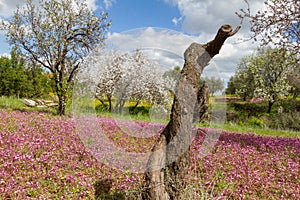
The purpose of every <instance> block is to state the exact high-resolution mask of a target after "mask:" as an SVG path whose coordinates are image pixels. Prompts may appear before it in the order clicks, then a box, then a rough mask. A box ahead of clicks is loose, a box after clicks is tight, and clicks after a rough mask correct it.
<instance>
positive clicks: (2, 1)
mask: <svg viewBox="0 0 300 200" xmlns="http://www.w3.org/2000/svg"><path fill="white" fill-rule="evenodd" d="M24 3H25V1H24V0H0V13H1V14H0V16H2V17H10V16H11V15H12V14H13V12H14V11H15V10H16V8H17V5H20V7H21V6H22V5H24Z"/></svg>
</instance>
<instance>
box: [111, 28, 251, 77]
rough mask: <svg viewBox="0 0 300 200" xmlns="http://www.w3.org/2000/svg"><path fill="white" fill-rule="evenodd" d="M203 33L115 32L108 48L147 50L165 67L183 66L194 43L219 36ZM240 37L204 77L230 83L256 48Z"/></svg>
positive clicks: (226, 46) (231, 41) (228, 44)
mask: <svg viewBox="0 0 300 200" xmlns="http://www.w3.org/2000/svg"><path fill="white" fill-rule="evenodd" d="M217 30H218V28H217V29H216V30H215V33H214V34H208V33H203V34H201V35H200V36H199V37H195V36H188V35H185V34H183V33H179V32H175V31H172V30H166V29H158V28H152V27H148V28H143V29H134V30H130V31H126V32H123V33H112V34H111V35H110V36H109V38H108V39H107V40H106V43H107V48H113V49H118V50H121V51H133V50H135V49H143V50H144V51H145V52H146V53H147V54H148V55H149V56H150V58H151V59H152V60H155V61H158V62H159V63H160V64H161V65H162V66H163V67H164V68H168V69H170V68H173V67H175V66H178V65H179V66H181V67H182V66H183V63H184V60H183V53H184V51H185V50H186V49H187V47H188V46H189V45H190V44H191V43H192V42H198V43H200V44H205V43H207V42H209V41H210V40H212V39H213V38H214V36H215V34H216V31H217ZM237 38H242V34H241V33H239V34H237V35H235V36H234V37H232V38H229V39H228V40H227V41H226V43H225V44H224V46H223V47H222V49H221V51H220V54H219V55H217V56H215V57H214V59H212V60H211V63H210V65H209V66H208V67H207V68H206V70H205V72H204V75H205V76H211V75H212V74H215V76H217V77H220V78H222V79H224V81H225V82H227V81H228V80H229V78H230V76H232V75H233V74H234V71H235V68H236V66H237V64H238V62H239V60H240V59H241V58H242V57H244V56H246V55H250V54H251V53H252V52H253V51H254V50H255V49H256V45H255V44H252V43H251V42H239V41H238V39H237Z"/></svg>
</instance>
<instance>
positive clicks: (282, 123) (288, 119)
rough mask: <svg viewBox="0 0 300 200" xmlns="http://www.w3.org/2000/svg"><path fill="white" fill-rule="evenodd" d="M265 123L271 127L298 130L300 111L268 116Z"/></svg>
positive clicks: (299, 127)
mask: <svg viewBox="0 0 300 200" xmlns="http://www.w3.org/2000/svg"><path fill="white" fill-rule="evenodd" d="M267 125H268V127H269V128H273V129H282V130H293V131H300V112H289V113H282V114H280V115H273V116H270V117H269V119H268V124H267Z"/></svg>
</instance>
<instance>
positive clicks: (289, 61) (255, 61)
mask: <svg viewBox="0 0 300 200" xmlns="http://www.w3.org/2000/svg"><path fill="white" fill-rule="evenodd" d="M296 66H297V58H295V56H292V55H291V54H290V53H288V52H287V51H286V50H284V49H271V48H268V49H261V50H259V51H258V53H257V55H256V56H252V57H247V58H244V59H243V60H242V61H241V64H240V66H239V68H238V70H237V74H236V76H237V78H238V79H239V81H240V84H239V88H238V90H237V93H238V94H240V95H242V94H244V93H247V92H248V93H249V92H250V93H252V96H254V97H261V98H263V99H265V100H266V101H268V103H269V105H268V113H270V112H271V109H272V106H273V104H274V103H275V102H276V101H278V100H279V98H280V97H283V96H287V95H289V90H290V89H291V87H292V86H291V85H290V82H289V80H288V75H289V74H291V73H292V72H293V71H294V70H295V68H296ZM250 96H251V95H250Z"/></svg>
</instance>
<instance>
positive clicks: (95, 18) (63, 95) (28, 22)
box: [2, 0, 110, 115]
mask: <svg viewBox="0 0 300 200" xmlns="http://www.w3.org/2000/svg"><path fill="white" fill-rule="evenodd" d="M2 25H3V26H4V29H6V30H7V33H6V35H7V38H8V41H9V43H10V44H11V45H12V46H13V47H15V48H16V49H18V50H19V52H20V53H22V54H23V55H24V57H25V58H26V59H27V60H28V61H31V62H34V63H36V64H39V65H41V66H42V67H44V68H45V69H47V70H49V71H50V72H51V73H52V74H53V78H54V81H55V92H56V94H57V96H58V98H59V106H58V113H59V114H60V115H63V114H65V105H66V100H67V97H68V96H67V93H68V91H69V90H70V87H71V82H72V80H73V78H74V76H75V75H76V73H77V71H78V69H79V68H80V67H81V63H82V61H83V58H84V57H85V56H86V55H87V53H88V52H89V50H90V49H92V48H93V47H95V46H98V45H102V43H103V40H104V39H105V33H106V31H107V28H108V27H109V26H110V23H109V22H107V14H106V13H100V15H95V14H94V13H93V11H91V10H90V9H89V8H88V7H87V3H86V1H85V0H50V1H48V0H40V1H39V3H38V4H36V3H34V2H33V0H26V5H25V7H24V8H17V10H16V12H15V13H14V16H13V17H12V18H11V19H8V20H7V21H3V23H2Z"/></svg>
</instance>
